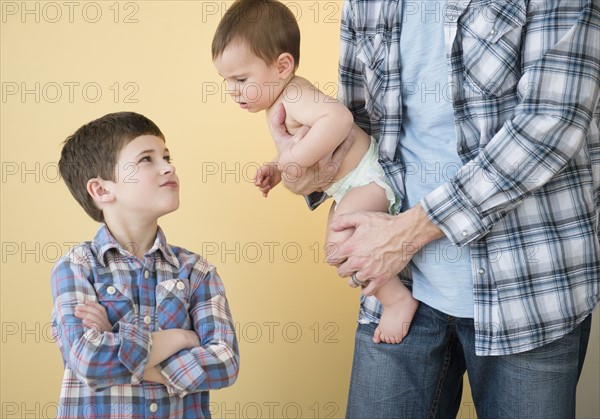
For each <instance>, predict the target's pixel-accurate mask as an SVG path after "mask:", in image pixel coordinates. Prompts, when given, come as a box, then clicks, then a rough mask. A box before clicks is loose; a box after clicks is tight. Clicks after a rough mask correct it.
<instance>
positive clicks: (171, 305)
mask: <svg viewBox="0 0 600 419" xmlns="http://www.w3.org/2000/svg"><path fill="white" fill-rule="evenodd" d="M190 295H191V292H190V282H189V280H188V279H185V278H184V279H167V280H165V281H161V282H159V283H158V284H157V285H156V318H157V321H158V328H159V329H161V330H165V329H191V328H192V322H191V319H190V315H189V309H190Z"/></svg>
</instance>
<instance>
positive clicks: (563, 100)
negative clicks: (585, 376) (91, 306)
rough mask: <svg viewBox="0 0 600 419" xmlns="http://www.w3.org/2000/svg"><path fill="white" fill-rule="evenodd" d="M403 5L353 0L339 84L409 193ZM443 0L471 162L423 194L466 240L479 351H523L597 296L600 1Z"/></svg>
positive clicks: (371, 301) (464, 151)
mask: <svg viewBox="0 0 600 419" xmlns="http://www.w3.org/2000/svg"><path fill="white" fill-rule="evenodd" d="M411 3H412V5H410V6H413V9H414V7H419V5H422V4H423V3H425V2H411ZM415 5H416V6H415ZM408 6H409V5H408V4H407V7H408ZM402 7H403V4H402V0H385V1H378V0H350V1H346V2H345V3H344V8H343V12H342V28H341V55H340V94H339V97H340V100H341V101H342V102H343V103H344V104H346V105H347V106H348V107H349V108H350V110H351V111H352V113H353V114H354V117H355V121H356V123H357V124H358V125H360V126H361V127H362V128H363V129H365V130H366V131H367V132H369V133H371V135H373V136H374V137H375V138H376V139H378V140H379V148H380V162H381V164H382V166H383V167H384V169H385V171H386V173H387V175H388V177H389V179H390V181H391V183H392V185H393V186H394V189H395V191H396V193H397V194H398V195H399V196H400V197H402V196H403V194H404V186H403V178H404V175H405V172H406V165H405V162H403V161H402V159H401V156H400V153H399V147H398V138H399V134H400V130H401V126H402V95H403V94H407V93H406V91H407V89H408V88H409V87H408V86H403V85H402V80H401V79H400V75H401V68H400V66H401V62H400V36H401V30H402V21H401V20H402V19H401V10H402ZM433 10H434V12H433V13H438V16H439V17H440V19H443V20H444V26H445V34H446V52H447V62H448V68H449V75H448V80H449V82H448V85H447V86H443V87H442V89H441V91H442V93H443V92H447V95H446V97H447V98H448V99H447V100H451V101H452V105H453V107H454V114H455V130H456V136H457V151H458V154H459V156H460V158H461V159H462V161H463V164H464V166H463V167H462V169H461V170H460V171H459V172H458V174H457V175H456V176H455V177H453V178H452V179H449V181H448V182H447V183H446V184H444V185H443V186H441V187H439V188H438V189H436V190H435V191H434V192H432V193H431V194H429V195H427V196H425V197H424V198H423V199H422V201H421V204H422V205H423V207H424V208H425V210H426V212H427V213H428V215H429V217H430V218H431V219H432V220H434V222H435V223H436V224H437V225H438V226H439V227H440V228H441V229H442V230H443V231H444V233H445V234H446V235H447V236H448V237H449V238H450V239H451V240H452V241H453V242H454V243H455V244H457V245H459V246H466V245H469V246H470V251H471V260H472V272H473V284H474V300H475V313H474V316H475V329H476V330H475V332H476V342H475V346H476V351H477V353H478V354H479V355H504V354H510V353H516V352H521V351H526V350H529V349H532V348H535V347H538V346H540V345H543V344H545V343H548V342H550V341H552V340H555V339H557V338H559V337H561V336H563V335H565V334H566V333H568V332H569V331H570V330H572V329H573V328H574V327H575V326H576V325H577V324H578V323H580V322H581V321H582V320H583V319H584V318H585V316H587V315H588V314H589V313H590V312H591V311H592V309H593V308H594V307H595V305H596V304H597V303H598V300H599V297H600V292H599V287H600V244H599V235H600V225H599V224H600V223H599V218H600V134H599V127H600V106H599V100H598V99H599V91H600V2H598V1H596V0H537V1H534V0H495V1H489V0H472V1H468V0H448V2H447V5H446V7H445V8H443V9H441V10H437V12H436V11H435V7H433ZM413 12H414V11H413ZM423 13H425V12H423ZM429 13H431V11H429ZM442 96H444V95H442ZM403 277H404V279H406V280H409V278H408V276H406V275H403ZM448 280H449V281H452V280H453V279H452V278H448ZM380 314H381V306H380V304H379V303H378V302H377V300H376V299H375V298H374V297H369V298H364V297H363V298H362V299H361V312H360V318H359V321H361V322H370V321H377V318H378V317H379V316H380Z"/></svg>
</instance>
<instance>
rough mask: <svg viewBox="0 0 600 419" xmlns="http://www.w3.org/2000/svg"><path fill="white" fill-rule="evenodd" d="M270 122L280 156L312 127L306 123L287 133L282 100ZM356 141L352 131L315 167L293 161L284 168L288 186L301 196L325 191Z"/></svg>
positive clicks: (283, 171) (284, 179)
mask: <svg viewBox="0 0 600 419" xmlns="http://www.w3.org/2000/svg"><path fill="white" fill-rule="evenodd" d="M269 125H270V128H271V134H272V136H273V139H274V140H275V147H276V148H277V151H278V153H279V155H284V154H285V153H289V152H290V149H291V148H292V147H293V146H294V144H296V143H297V142H298V141H302V138H303V137H304V136H305V135H306V133H307V132H308V130H309V129H310V127H306V126H304V127H302V128H300V130H298V132H296V134H294V135H291V134H290V133H289V132H287V129H286V127H285V108H284V106H283V104H281V103H280V104H279V105H278V107H277V108H276V109H275V111H274V112H273V114H272V115H271V118H270V121H269ZM354 140H355V133H354V130H352V131H350V134H348V137H346V139H345V140H344V141H343V142H342V143H341V144H340V145H339V146H338V147H337V148H336V149H335V150H334V151H333V152H332V153H331V154H330V155H329V156H325V157H324V158H322V159H321V160H320V161H319V162H318V163H317V164H315V165H314V166H312V167H309V168H306V167H300V166H298V165H293V164H290V165H287V167H280V168H279V169H280V170H281V172H282V180H283V183H284V184H285V187H286V188H287V189H289V190H290V191H292V192H293V193H295V194H297V195H309V194H310V193H312V192H321V191H323V190H324V189H326V188H327V186H329V185H330V184H331V182H332V181H333V179H334V178H335V175H336V174H337V172H338V170H339V168H340V165H341V163H342V161H343V160H344V158H345V157H346V154H348V151H349V150H350V147H351V146H352V144H353V143H354Z"/></svg>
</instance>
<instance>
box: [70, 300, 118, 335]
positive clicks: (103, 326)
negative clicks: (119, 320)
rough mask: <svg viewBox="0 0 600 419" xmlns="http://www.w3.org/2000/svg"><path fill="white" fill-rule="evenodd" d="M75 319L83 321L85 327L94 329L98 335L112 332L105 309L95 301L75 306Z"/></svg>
mask: <svg viewBox="0 0 600 419" xmlns="http://www.w3.org/2000/svg"><path fill="white" fill-rule="evenodd" d="M75 317H77V318H78V319H81V320H83V325H84V326H85V327H87V328H88V329H94V330H96V331H97V332H99V333H104V332H110V331H111V330H112V324H110V322H109V321H108V315H107V314H106V309H105V308H104V306H103V305H102V304H100V303H98V302H96V301H86V302H85V303H84V304H80V305H78V306H76V307H75Z"/></svg>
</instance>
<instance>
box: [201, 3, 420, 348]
mask: <svg viewBox="0 0 600 419" xmlns="http://www.w3.org/2000/svg"><path fill="white" fill-rule="evenodd" d="M299 55H300V30H299V27H298V24H297V22H296V19H295V17H294V15H293V13H292V12H291V11H290V10H289V9H288V8H287V7H286V6H285V5H283V4H282V3H280V2H278V1H273V0H238V1H235V2H234V3H233V5H232V6H231V7H230V8H229V9H228V10H227V12H226V13H225V15H224V16H223V19H222V20H221V22H220V23H219V26H218V28H217V31H216V33H215V36H214V38H213V43H212V57H213V61H214V65H215V67H216V68H217V70H218V71H219V74H220V75H221V76H222V77H223V78H224V79H225V81H226V83H227V91H228V93H229V94H230V95H231V97H232V98H233V99H234V100H235V102H236V103H238V104H239V106H240V108H242V109H245V110H247V111H249V112H252V113H255V112H260V111H266V116H267V118H268V119H269V118H270V117H271V115H272V113H273V112H275V110H276V109H277V108H278V107H279V106H283V107H284V108H285V115H286V116H285V126H286V128H287V131H288V132H289V133H290V134H294V133H296V132H297V131H298V130H299V129H300V128H301V127H302V126H307V127H310V130H309V131H308V132H307V133H306V135H305V136H304V137H303V138H302V139H301V140H299V141H297V142H295V143H294V144H293V145H292V146H291V147H285V149H284V148H282V147H278V150H277V156H276V157H275V159H274V160H273V163H272V164H267V165H264V166H263V167H261V168H260V169H259V170H258V172H257V174H256V185H257V186H258V188H259V189H260V191H261V192H262V193H263V195H264V196H267V195H268V193H269V191H270V190H271V189H272V188H274V187H275V186H276V185H277V184H278V183H279V182H280V181H281V177H282V171H283V172H284V174H285V170H286V168H290V167H294V168H295V169H297V168H298V167H301V168H308V167H311V166H313V165H315V164H316V163H317V162H319V161H320V160H321V159H323V158H324V157H326V156H328V155H331V154H332V152H333V151H334V150H335V149H336V148H337V147H338V146H339V145H340V144H341V143H342V142H343V141H344V139H346V138H347V137H348V136H349V135H350V133H351V131H352V130H354V137H355V141H354V143H353V144H352V145H351V147H350V149H349V151H348V153H347V155H346V157H345V158H344V160H343V162H342V163H341V164H340V166H339V169H338V171H337V175H336V177H335V179H332V182H331V184H330V185H329V186H328V187H327V188H326V189H325V192H326V193H327V195H329V196H331V197H333V199H334V201H335V204H334V206H332V209H331V211H330V213H329V221H328V224H331V221H332V220H333V219H334V217H335V216H337V215H341V214H346V213H351V212H356V211H380V212H388V211H393V210H394V205H395V204H396V197H395V194H394V193H393V191H392V189H391V187H390V186H389V185H388V183H387V181H386V178H385V174H384V172H383V169H382V168H381V166H380V165H379V162H378V158H377V157H378V151H377V144H376V142H375V140H373V139H372V138H371V137H370V136H369V135H368V134H367V133H365V132H364V131H363V130H362V129H360V128H359V127H358V126H357V125H355V124H354V121H353V117H352V114H351V113H350V111H349V110H348V109H347V108H346V107H344V106H343V105H342V104H341V103H339V102H338V101H336V100H335V99H333V98H331V97H329V96H327V95H325V94H324V93H323V92H321V91H319V90H318V89H316V88H315V87H314V86H313V85H312V84H311V83H310V82H309V81H308V80H306V79H304V78H302V77H299V76H297V75H296V69H297V68H298V63H299ZM276 145H277V143H276ZM350 235H351V230H344V231H342V232H334V231H332V230H331V229H330V228H328V229H327V236H326V241H327V243H341V242H343V241H344V240H346V239H347V238H348V237H349V236H350ZM328 248H329V249H332V248H333V246H328ZM349 283H350V284H351V285H353V286H358V285H363V286H364V285H365V284H366V283H367V281H361V280H359V279H358V278H357V277H356V274H354V275H352V279H351V281H349ZM375 296H376V297H377V299H378V300H379V301H380V302H381V304H382V305H383V307H384V311H383V315H382V317H381V320H380V322H379V326H378V327H377V329H376V330H375V334H374V336H373V341H374V342H376V343H379V342H386V343H400V342H401V341H402V339H403V338H404V336H405V335H406V333H407V332H408V326H409V325H410V322H411V320H412V317H413V315H414V312H415V311H416V309H417V306H418V302H417V301H416V300H415V299H413V298H412V295H411V292H410V290H409V289H408V288H406V287H405V286H404V284H402V282H401V281H400V280H399V279H397V280H392V281H388V282H387V283H386V284H384V285H383V286H382V287H380V288H379V289H378V290H377V292H376V293H375Z"/></svg>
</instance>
